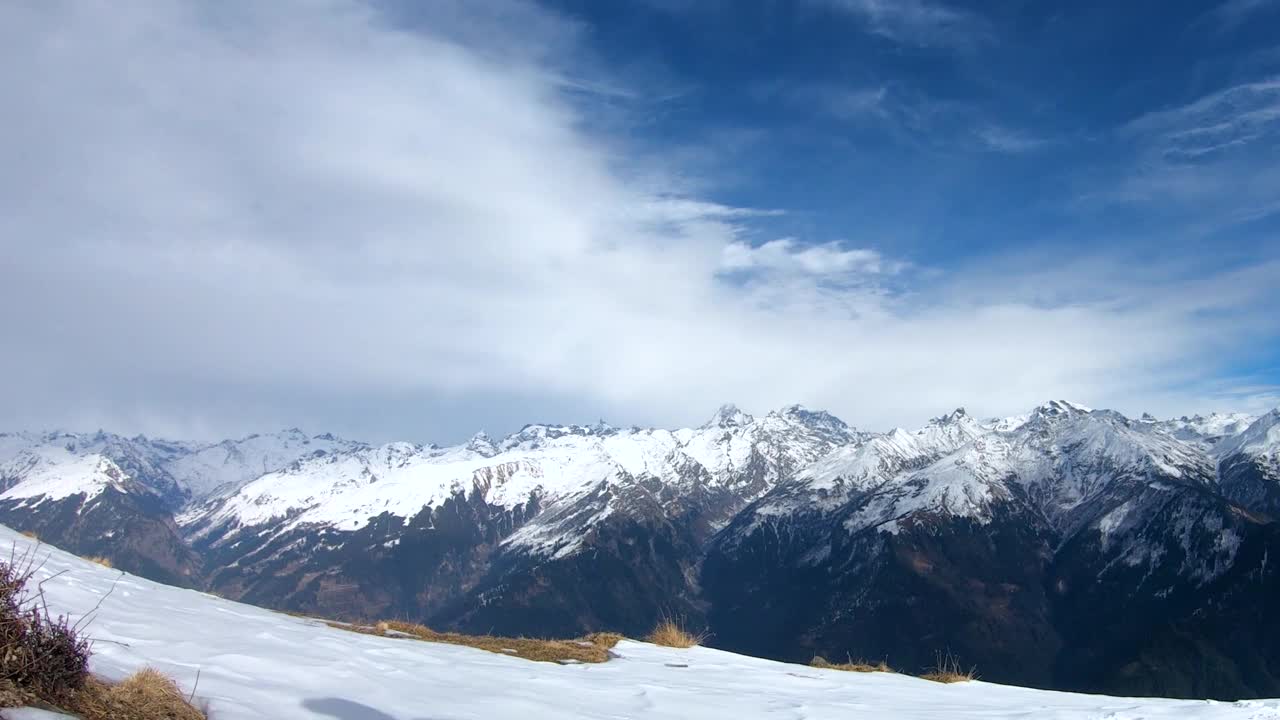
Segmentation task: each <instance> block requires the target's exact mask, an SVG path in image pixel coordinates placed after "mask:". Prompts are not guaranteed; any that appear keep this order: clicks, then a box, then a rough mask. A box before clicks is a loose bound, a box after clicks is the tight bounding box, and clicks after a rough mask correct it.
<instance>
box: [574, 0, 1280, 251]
mask: <svg viewBox="0 0 1280 720" xmlns="http://www.w3.org/2000/svg"><path fill="white" fill-rule="evenodd" d="M550 5H551V6H552V7H555V8H556V9H557V10H558V11H559V12H563V13H565V14H566V15H567V16H568V17H571V18H573V19H574V20H576V21H579V22H581V23H583V24H584V29H583V32H582V36H583V38H584V44H585V45H586V46H587V47H588V48H589V50H590V55H589V56H588V57H590V60H588V61H587V62H593V63H599V64H600V65H601V66H603V67H604V68H606V70H605V71H604V72H605V73H607V74H611V75H616V76H617V77H621V78H622V80H619V81H618V82H626V83H629V84H628V86H627V90H626V92H627V93H628V94H627V95H626V96H625V97H623V98H619V99H616V100H615V102H616V103H618V104H623V105H626V106H627V110H628V111H629V112H627V114H626V115H627V120H628V122H629V123H630V124H628V125H627V126H625V127H624V128H622V129H621V132H625V133H628V134H629V137H630V139H632V140H633V141H634V142H636V143H638V144H640V145H641V146H643V147H644V149H645V150H646V151H651V152H656V153H668V152H675V153H688V154H689V155H691V156H693V157H694V158H695V159H694V160H693V165H694V166H695V167H696V169H697V171H698V172H699V174H701V175H703V176H704V178H705V179H710V180H711V181H713V182H715V183H716V186H715V188H714V190H713V191H712V193H711V194H712V195H713V196H714V197H715V198H716V199H717V200H719V201H721V202H724V203H727V204H730V205H735V206H748V207H762V208H774V207H776V208H782V209H785V210H786V211H787V214H786V215H785V216H783V217H782V218H781V219H779V220H778V221H777V222H776V223H770V224H769V227H768V229H767V230H765V231H764V232H766V233H769V232H784V233H789V234H794V235H796V236H798V237H800V236H803V237H805V238H808V239H812V240H821V239H840V240H849V239H854V238H857V240H859V241H874V242H875V244H876V245H877V246H878V247H881V248H883V249H885V250H889V251H892V252H894V253H895V254H899V255H902V256H907V257H911V258H915V259H918V260H925V261H927V262H930V263H941V264H950V263H963V262H967V261H973V260H974V259H980V258H981V257H982V256H984V255H986V254H988V253H992V252H1001V251H1003V250H1006V249H1009V248H1016V249H1023V250H1025V249H1036V248H1038V247H1045V248H1056V247H1061V246H1062V245H1066V244H1069V245H1071V246H1073V247H1076V248H1078V249H1079V250H1080V251H1081V252H1089V251H1092V250H1097V249H1104V250H1112V249H1114V248H1115V246H1116V245H1122V246H1123V247H1124V248H1125V249H1126V250H1129V251H1131V252H1132V253H1133V254H1134V255H1135V256H1144V255H1147V254H1162V255H1163V254H1169V253H1170V251H1176V252H1177V253H1186V254H1187V255H1191V256H1195V257H1196V258H1197V261H1196V262H1197V266H1198V267H1200V268H1203V265H1201V264H1200V263H1202V262H1206V261H1207V262H1209V263H1212V264H1214V265H1219V264H1221V265H1224V266H1226V265H1230V264H1233V263H1248V262H1251V261H1254V260H1256V259H1257V258H1258V257H1259V256H1262V255H1264V254H1266V253H1269V252H1273V251H1274V249H1275V240H1274V237H1275V232H1274V231H1275V227H1276V226H1275V213H1274V212H1272V210H1273V209H1274V208H1273V205H1274V203H1275V201H1276V198H1275V190H1276V188H1275V186H1274V184H1267V183H1266V182H1265V181H1266V180H1267V178H1265V177H1264V178H1258V180H1259V184H1260V185H1262V187H1258V188H1248V186H1249V185H1250V182H1251V180H1252V179H1253V175H1254V173H1261V174H1263V175H1265V174H1266V171H1267V170H1269V167H1268V166H1271V165H1274V164H1275V160H1276V155H1275V151H1276V149H1277V148H1276V139H1277V138H1276V135H1275V130H1276V127H1275V124H1276V120H1275V118H1274V117H1272V116H1267V117H1265V118H1261V117H1260V118H1258V119H1257V121H1256V122H1250V121H1248V120H1247V119H1244V118H1242V117H1241V116H1242V115H1243V114H1245V113H1249V112H1259V113H1261V112H1273V111H1274V109H1275V102H1276V96H1277V90H1276V89H1275V88H1274V87H1273V88H1270V89H1269V90H1266V91H1261V90H1259V91H1256V92H1253V93H1249V92H1245V91H1240V92H1239V93H1238V95H1239V97H1238V98H1237V99H1235V100H1231V99H1229V98H1228V99H1224V101H1223V102H1222V103H1220V105H1219V106H1217V107H1212V108H1208V109H1207V111H1206V112H1204V113H1199V114H1197V113H1192V112H1190V111H1189V108H1190V107H1191V106H1193V105H1194V103H1196V102H1197V101H1202V100H1203V99H1205V98H1211V97H1213V96H1214V95H1215V94H1216V93H1221V92H1229V91H1230V90H1231V89H1233V88H1236V89H1239V88H1247V87H1248V86H1249V85H1250V84H1251V83H1265V82H1268V81H1271V80H1273V78H1274V77H1275V74H1276V72H1277V71H1278V70H1280V46H1278V45H1277V42H1276V32H1275V31H1276V29H1277V28H1280V5H1277V4H1276V3H1271V2H1266V1H1265V0H1256V1H1254V2H1240V1H1238V0H1237V1H1235V2H1226V3H1215V2H1205V3H1124V4H1117V3H1028V2H997V3H991V2H984V3H969V4H961V3H951V4H943V3H927V2H902V3H892V2H880V1H878V0H849V1H847V2H846V1H842V0H811V1H801V2H789V3H788V2H743V3H725V2H706V3H695V2H678V1H676V0H672V1H671V2H664V1H662V0H657V1H653V2H635V3H596V2H553V3H550ZM589 72H590V71H589ZM600 101H601V100H600V98H599V97H592V98H589V100H588V101H586V103H585V104H588V105H589V104H591V103H598V102H600ZM606 102H607V101H606ZM590 112H591V109H588V113H589V114H590ZM1162 113H1167V114H1168V115H1167V116H1164V117H1162V115H1161V114H1162ZM1183 113H1185V117H1182V116H1180V114H1183ZM1219 122H1226V123H1228V127H1223V128H1222V129H1221V131H1220V132H1217V133H1213V134H1209V135H1206V136H1204V137H1203V138H1199V139H1194V138H1193V139H1188V140H1187V146H1186V147H1185V148H1183V149H1184V150H1185V151H1186V152H1182V153H1180V152H1178V150H1179V147H1178V142H1177V141H1176V140H1174V139H1172V136H1174V135H1176V133H1178V132H1186V131H1190V130H1193V129H1196V128H1205V127H1208V126H1212V125H1214V124H1215V123H1219ZM1233 122H1234V123H1238V126H1230V124H1231V123H1233ZM1234 141H1241V143H1240V145H1239V146H1235V147H1232V146H1230V145H1229V143H1231V142H1234ZM1200 169H1203V170H1204V171H1205V173H1206V175H1207V176H1206V177H1202V178H1197V179H1196V180H1192V181H1190V183H1189V185H1190V186H1178V188H1163V187H1161V186H1160V179H1161V176H1162V174H1163V173H1162V171H1168V173H1169V174H1171V175H1182V174H1186V175H1195V174H1197V173H1198V171H1199V170H1200ZM1223 175H1226V177H1223ZM1247 189H1254V190H1256V195H1255V193H1250V192H1243V193H1242V190H1247ZM1210 244H1212V245H1213V246H1215V249H1214V251H1212V252H1202V251H1203V250H1204V249H1205V248H1206V247H1207V246H1209V245H1210Z"/></svg>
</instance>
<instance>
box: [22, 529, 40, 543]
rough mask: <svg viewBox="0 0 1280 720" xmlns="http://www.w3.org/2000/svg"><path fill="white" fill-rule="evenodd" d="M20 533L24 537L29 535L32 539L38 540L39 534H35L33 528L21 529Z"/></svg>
mask: <svg viewBox="0 0 1280 720" xmlns="http://www.w3.org/2000/svg"><path fill="white" fill-rule="evenodd" d="M22 534H23V536H24V537H29V538H31V539H32V540H35V541H36V542H39V541H40V536H39V535H37V534H36V533H35V531H34V530H23V531H22Z"/></svg>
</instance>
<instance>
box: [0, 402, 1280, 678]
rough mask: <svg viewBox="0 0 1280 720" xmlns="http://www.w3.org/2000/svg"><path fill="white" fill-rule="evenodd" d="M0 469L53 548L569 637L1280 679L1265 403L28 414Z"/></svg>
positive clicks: (242, 591) (801, 654) (346, 607)
mask: <svg viewBox="0 0 1280 720" xmlns="http://www.w3.org/2000/svg"><path fill="white" fill-rule="evenodd" d="M0 491H2V492H0V522H3V523H4V524H7V525H10V526H12V527H14V528H17V529H20V530H26V531H31V532H34V533H36V534H38V535H39V536H40V537H41V538H42V539H44V540H45V541H47V542H50V543H52V544H54V545H57V546H59V547H62V548H64V549H68V550H71V551H73V552H76V553H79V554H81V555H94V556H103V557H107V558H109V559H111V560H112V562H113V563H115V565H116V566H117V567H120V568H122V569H125V570H128V571H131V572H136V573H138V574H141V575H145V576H148V577H151V578H153V579H156V580H160V581H163V582H168V583H174V584H180V585H185V586H189V587H195V588H199V589H203V590H207V591H211V592H215V593H218V594H220V595H224V596H226V597H230V598H233V599H237V600H243V601H246V602H251V603H255V604H259V605H263V606H269V607H276V608H281V609H287V610H293V611H298V612H305V613H314V614H319V615H325V616H332V617H339V618H387V617H396V618H407V619H412V620H416V621H422V622H425V623H427V624H429V625H432V626H434V627H439V628H449V629H458V630H463V631H468V632H481V633H483V632H496V633H502V634H530V635H563V636H571V635H577V634H580V633H585V632H589V631H594V630H603V629H609V630H618V631H622V632H624V633H628V634H632V635H638V634H641V633H643V632H644V631H646V630H647V629H648V628H650V627H651V626H652V625H653V624H654V623H655V622H656V621H657V620H658V619H659V618H661V617H663V616H673V615H674V616H679V617H681V618H683V619H684V621H685V622H686V623H687V624H690V625H693V626H695V627H698V628H706V629H707V631H708V632H709V633H710V638H709V643H710V644H711V645H714V646H718V647H721V648H724V649H729V650H734V651H737V652H745V653H749V654H755V655H760V656H764V657H770V658H776V659H784V660H803V661H807V660H808V659H809V658H811V657H813V656H814V655H822V656H824V657H827V658H832V659H844V658H846V657H848V658H855V659H857V658H862V659H868V660H881V659H883V660H886V661H887V662H888V663H889V664H890V665H893V666H895V667H898V668H901V669H904V670H908V671H915V670H921V669H924V668H927V667H929V666H930V665H933V664H935V663H937V662H938V658H939V656H940V655H941V656H950V657H953V658H956V659H957V660H958V661H959V662H961V663H964V664H966V665H976V666H977V667H978V669H979V672H980V674H981V675H982V676H983V677H984V678H986V679H990V680H994V681H999V682H1010V683H1018V684H1025V685H1031V686H1037V687H1048V688H1057V689H1069V690H1083V691H1091V692H1110V693H1121V694H1130V695H1133V694H1144V695H1147V694H1149V695H1166V696H1182V697H1213V698H1224V699H1237V698H1249V697H1260V696H1275V695H1278V694H1280V617H1278V615H1277V613H1276V612H1275V606H1276V604H1277V602H1276V601H1277V600H1278V599H1280V574H1278V573H1277V570H1276V565H1277V563H1278V562H1280V523H1277V522H1276V518H1278V517H1280V410H1276V411H1272V412H1270V413H1267V414H1264V415H1262V416H1258V417H1252V416H1244V415H1217V414H1215V415H1209V416H1195V417H1183V418H1179V419H1174V420H1158V419H1156V418H1153V417H1150V416H1143V417H1141V418H1137V419H1131V418H1127V417H1125V416H1123V415H1121V414H1119V413H1116V412H1113V411H1109V410H1091V409H1088V408H1085V407H1083V406H1080V405H1077V404H1073V403H1069V402H1065V401H1053V402H1049V403H1046V404H1044V405H1041V406H1040V407H1037V408H1034V409H1033V410H1031V411H1030V412H1029V413H1027V414H1025V415H1022V416H1018V417H1012V418H1002V419H981V420H980V419H976V418H973V417H971V416H969V415H968V414H967V413H966V412H965V411H964V410H956V411H954V412H951V413H948V414H946V415H943V416H941V417H938V418H935V419H933V420H931V421H930V422H929V423H927V424H926V425H925V426H924V427H922V428H920V429H917V430H903V429H896V430H893V431H891V432H887V433H879V432H865V431H860V430H857V429H855V428H852V427H850V426H848V425H847V424H845V423H844V422H843V421H841V420H840V419H838V418H836V417H834V416H832V415H830V414H829V413H826V412H821V411H814V410H808V409H805V408H803V407H800V406H792V407H788V408H784V409H781V410H778V411H774V412H770V413H768V414H767V415H764V416H760V417H753V416H751V415H748V414H746V413H744V412H742V411H741V410H738V409H737V408H735V407H733V406H725V407H723V408H721V409H720V410H719V411H718V412H717V413H716V414H715V415H714V416H713V417H712V418H711V419H710V420H709V421H708V422H707V423H705V424H703V425H702V426H700V427H697V428H687V429H680V430H662V429H652V428H636V427H631V428H618V427H612V426H609V425H606V424H604V423H599V424H596V425H591V426H582V425H529V426H526V427H524V428H523V429H521V430H520V431H519V432H516V433H514V434H511V435H509V436H507V437H505V438H502V439H494V438H490V437H488V436H486V435H484V434H478V435H476V436H475V437H473V438H471V439H470V440H469V441H468V442H466V443H464V444H461V445H457V446H451V447H437V446H434V445H418V444H411V443H389V444H383V445H371V444H366V443H361V442H355V441H350V440H344V439H341V438H337V437H334V436H332V435H314V436H309V435H307V434H305V433H303V432H301V431H298V430H287V431H283V432H280V433H273V434H266V435H253V436H249V437H246V438H242V439H239V440H228V441H223V442H219V443H212V444H206V443H187V442H173V441H166V440H156V439H152V438H147V437H142V436H137V437H132V438H128V437H122V436H118V435H114V434H111V433H106V432H97V433H87V434H80V433H67V432H19V433H10V434H4V435H0ZM1272 549H1275V550H1277V561H1270V551H1271V550H1272Z"/></svg>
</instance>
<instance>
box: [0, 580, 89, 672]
mask: <svg viewBox="0 0 1280 720" xmlns="http://www.w3.org/2000/svg"><path fill="white" fill-rule="evenodd" d="M34 572H35V568H34V567H33V566H32V564H31V562H30V560H29V559H27V558H10V561H9V562H0V680H8V681H9V682H12V683H13V684H14V685H16V686H18V687H20V688H24V689H26V690H29V691H30V692H33V693H35V694H37V695H40V696H41V697H49V696H54V695H58V694H61V693H63V692H66V691H68V690H75V689H78V688H80V687H81V686H83V685H84V681H85V679H86V678H87V677H88V676H89V641H88V640H86V639H85V638H84V637H83V636H81V635H80V633H79V631H78V630H77V628H76V627H75V626H74V625H72V624H71V621H70V620H69V619H67V618H66V617H65V616H59V617H56V618H55V617H52V616H50V615H49V613H48V611H47V610H45V606H44V603H43V601H42V596H41V595H40V593H39V590H36V591H35V593H34V594H32V595H30V596H28V594H27V583H28V582H29V581H30V580H31V576H32V574H33V573H34Z"/></svg>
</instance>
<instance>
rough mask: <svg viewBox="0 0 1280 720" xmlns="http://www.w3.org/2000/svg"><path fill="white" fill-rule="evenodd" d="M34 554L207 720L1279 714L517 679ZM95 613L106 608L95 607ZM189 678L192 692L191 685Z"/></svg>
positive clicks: (678, 666)
mask: <svg viewBox="0 0 1280 720" xmlns="http://www.w3.org/2000/svg"><path fill="white" fill-rule="evenodd" d="M0 545H6V546H10V545H11V546H14V547H16V549H17V552H18V553H19V554H21V553H23V552H26V551H28V550H32V551H34V552H36V553H38V555H39V557H40V558H41V559H42V560H43V565H42V566H41V567H40V569H39V571H38V573H37V580H40V581H44V591H45V593H46V595H47V599H48V603H49V607H50V609H51V610H52V611H53V612H55V613H68V614H70V615H71V616H72V617H73V618H79V617H80V616H81V615H82V614H83V613H85V612H88V611H89V610H91V609H92V608H94V607H98V608H99V609H98V610H97V612H96V613H95V616H94V620H93V622H92V624H91V625H90V626H89V628H90V634H91V635H92V636H93V637H94V638H96V639H97V641H98V642H97V643H96V644H95V645H94V657H93V659H92V660H91V663H90V667H91V669H92V670H93V671H95V672H97V673H99V674H101V675H103V676H105V677H107V678H110V679H120V678H123V677H124V676H126V675H127V674H129V673H131V672H134V671H136V670H138V669H140V668H142V667H145V666H151V667H156V668H158V669H160V670H162V671H164V672H166V673H168V674H169V675H170V676H172V677H174V678H175V679H176V680H177V681H178V682H179V684H180V685H181V686H182V687H183V688H184V689H185V690H188V691H190V690H193V689H194V691H195V697H196V699H197V701H199V702H203V703H207V705H208V708H209V711H210V717H212V718H215V719H216V720H263V719H266V718H270V719H271V720H317V719H323V718H329V719H330V720H332V719H334V718H338V719H340V720H418V719H422V718H451V719H452V720H468V719H470V718H474V719H476V720H492V719H493V718H511V717H520V718H525V719H526V720H543V719H544V718H545V719H546V720H551V719H554V720H564V719H568V718H640V717H643V718H649V719H652V720H664V719H671V720H675V719H677V718H679V719H684V718H700V719H703V720H717V719H723V720H753V719H755V718H788V719H796V718H803V719H813V720H819V719H822V718H830V719H833V720H834V719H835V718H848V717H868V718H884V719H885V720H923V719H926V718H928V719H930V720H932V719H933V718H974V719H977V718H983V719H985V720H1001V719H1009V720H1012V719H1014V718H1028V717H1036V718H1055V719H1056V720H1102V719H1104V718H1106V719H1108V720H1173V719H1175V718H1176V719H1177V720H1236V719H1237V718H1238V719H1240V720H1245V719H1249V720H1264V719H1265V718H1280V701H1277V700H1262V701H1245V702H1238V703H1218V702H1206V701H1174V700H1159V699H1134V698H1113V697H1105V696H1098V695H1074V694H1069V693H1057V692H1047V691H1039V690H1030V689H1023V688H1014V687H1005V686H1000V685H992V684H988V683H984V682H971V683H964V684H959V685H939V684H936V683H931V682H928V681H925V680H920V679H917V678H912V677H907V676H903V675H893V674H886V673H872V674H858V673H843V672H839V671H834V670H816V669H813V668H809V667H805V666H800V665H788V664H783V663H777V662H771V661H767V660H759V659H754V658H749V657H744V656H740V655H733V654H730V653H725V652H720V651H716V650H710V649H705V648H693V649H689V650H677V649H669V648H660V647H655V646H651V645H647V644H644V643H638V642H631V641H624V642H623V643H621V644H619V645H618V646H617V648H616V654H617V657H616V658H614V659H612V660H610V661H609V662H606V663H603V664H599V665H568V666H562V665H555V664H549V663H531V662H528V661H524V660H520V659H517V658H511V657H506V656H503V655H497V654H493V653H487V652H484V651H481V650H473V649H470V648H462V647H455V646H449V645H436V644H431V643H422V642H418V641H413V640H398V639H392V638H381V637H373V636H367V635H359V634H355V633H349V632H346V631H342V630H337V629H333V628H330V627H327V626H325V625H323V624H322V623H320V622H317V621H311V620H305V619H301V618H297V617H291V616H288V615H282V614H278V613H273V612H270V611H267V610H261V609H258V608H255V607H251V606H248V605H241V604H238V603H234V602H230V601H227V600H222V599H220V598H216V597H213V596H210V595H205V594H202V593H197V592H193V591H188V590H179V589H176V588H172V587H168V586H164V585H159V584H157V583H153V582H151V581H148V580H144V579H141V578H137V577H134V576H131V575H125V574H122V573H118V572H115V571H111V570H108V569H106V568H103V567H100V566H98V565H95V564H93V563H89V562H86V561H84V560H81V559H79V558H76V557H74V556H71V555H68V554H66V553H63V552H60V551H58V550H53V549H51V548H49V547H48V546H40V547H38V548H37V547H34V545H33V543H32V542H31V541H30V540H28V539H27V538H25V537H23V536H21V535H19V534H17V533H15V532H13V531H11V530H9V529H8V528H3V527H0ZM104 597H105V599H104ZM197 678H198V683H197Z"/></svg>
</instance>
